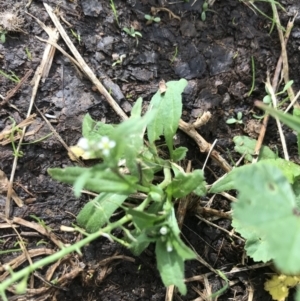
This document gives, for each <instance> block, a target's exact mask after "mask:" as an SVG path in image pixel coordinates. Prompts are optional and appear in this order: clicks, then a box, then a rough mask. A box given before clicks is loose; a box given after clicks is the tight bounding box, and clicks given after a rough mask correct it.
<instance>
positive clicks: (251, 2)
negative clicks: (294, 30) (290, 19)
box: [240, 0, 285, 33]
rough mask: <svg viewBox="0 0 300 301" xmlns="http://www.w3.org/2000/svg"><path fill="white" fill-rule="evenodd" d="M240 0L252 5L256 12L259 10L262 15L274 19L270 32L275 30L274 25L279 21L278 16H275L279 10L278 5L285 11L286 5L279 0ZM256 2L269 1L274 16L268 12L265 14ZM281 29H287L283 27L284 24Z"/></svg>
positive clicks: (249, 5)
mask: <svg viewBox="0 0 300 301" xmlns="http://www.w3.org/2000/svg"><path fill="white" fill-rule="evenodd" d="M240 2H243V3H244V4H246V5H247V6H248V7H250V8H251V9H252V10H253V11H254V12H258V13H259V14H261V15H262V16H264V17H265V18H267V19H268V20H270V21H272V26H271V28H270V33H271V32H272V31H273V29H274V26H275V24H276V23H277V21H276V17H275V15H276V13H275V11H277V7H279V8H280V9H282V10H283V11H285V9H284V7H283V6H282V5H281V4H280V3H279V2H277V1H274V0H257V1H249V0H240ZM254 2H267V3H269V4H270V5H271V7H272V11H273V17H270V16H268V15H267V14H265V13H264V12H263V11H262V10H261V9H260V8H259V7H258V6H257V5H256V4H255V3H254ZM280 29H281V30H282V31H285V29H284V27H282V26H280Z"/></svg>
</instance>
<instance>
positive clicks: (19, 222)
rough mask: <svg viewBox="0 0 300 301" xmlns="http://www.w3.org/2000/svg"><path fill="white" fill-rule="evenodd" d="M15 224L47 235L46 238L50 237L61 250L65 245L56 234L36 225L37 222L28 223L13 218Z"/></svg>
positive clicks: (18, 218)
mask: <svg viewBox="0 0 300 301" xmlns="http://www.w3.org/2000/svg"><path fill="white" fill-rule="evenodd" d="M13 222H14V223H16V224H19V225H22V226H25V227H28V228H31V229H34V230H36V231H37V232H39V233H40V234H42V235H45V236H46V237H48V238H49V239H51V241H52V242H53V243H54V244H55V245H56V246H58V247H59V248H61V247H62V246H63V245H64V244H63V243H62V242H61V241H60V240H58V239H57V237H56V236H55V234H53V233H51V232H50V231H48V230H47V229H46V228H45V227H43V226H42V225H40V224H38V223H35V222H28V221H26V220H24V219H22V218H20V217H14V218H13Z"/></svg>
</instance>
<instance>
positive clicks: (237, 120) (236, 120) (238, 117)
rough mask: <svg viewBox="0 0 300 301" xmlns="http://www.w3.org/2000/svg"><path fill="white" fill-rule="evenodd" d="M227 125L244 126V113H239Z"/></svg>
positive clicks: (227, 121) (228, 120)
mask: <svg viewBox="0 0 300 301" xmlns="http://www.w3.org/2000/svg"><path fill="white" fill-rule="evenodd" d="M226 123H227V124H234V123H236V124H242V123H243V113H242V112H238V113H237V114H236V118H234V117H232V118H229V119H227V120H226Z"/></svg>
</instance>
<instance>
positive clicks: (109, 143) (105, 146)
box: [97, 136, 116, 156]
mask: <svg viewBox="0 0 300 301" xmlns="http://www.w3.org/2000/svg"><path fill="white" fill-rule="evenodd" d="M115 146H116V142H115V141H113V140H109V138H108V137H107V136H103V137H102V138H101V140H100V142H99V143H98V144H97V147H98V148H99V149H100V150H101V151H102V154H103V155H104V156H108V155H109V152H110V150H111V149H112V148H114V147H115Z"/></svg>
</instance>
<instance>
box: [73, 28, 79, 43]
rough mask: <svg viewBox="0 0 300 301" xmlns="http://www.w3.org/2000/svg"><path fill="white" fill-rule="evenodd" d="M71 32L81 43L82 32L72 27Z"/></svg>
mask: <svg viewBox="0 0 300 301" xmlns="http://www.w3.org/2000/svg"><path fill="white" fill-rule="evenodd" d="M71 33H72V35H73V37H74V38H75V39H76V40H77V41H78V43H79V44H80V43H81V36H80V34H79V33H78V32H77V33H76V32H75V31H74V30H73V29H71Z"/></svg>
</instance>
